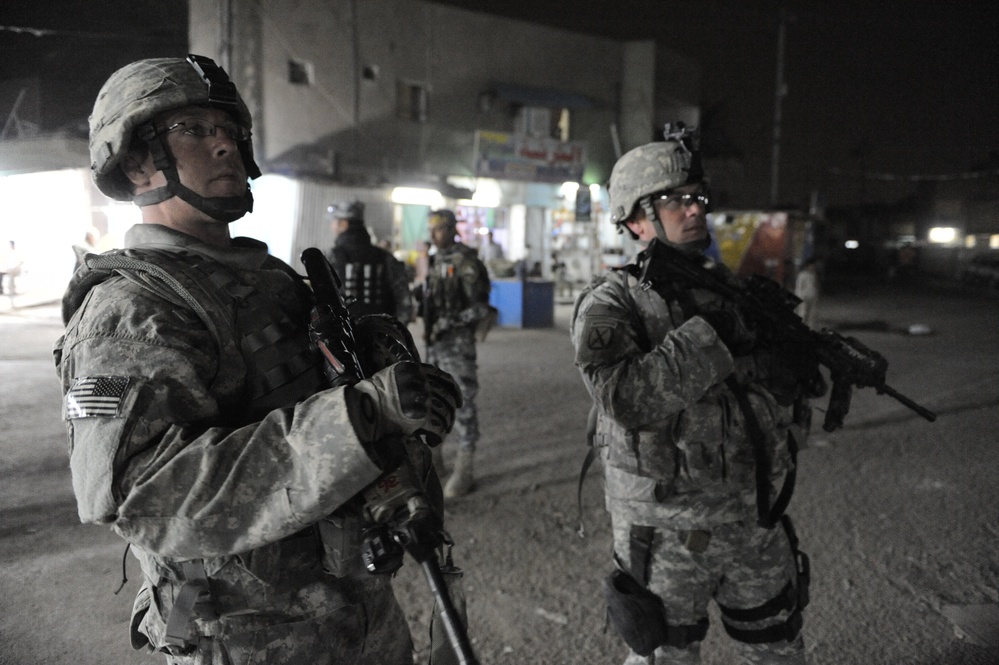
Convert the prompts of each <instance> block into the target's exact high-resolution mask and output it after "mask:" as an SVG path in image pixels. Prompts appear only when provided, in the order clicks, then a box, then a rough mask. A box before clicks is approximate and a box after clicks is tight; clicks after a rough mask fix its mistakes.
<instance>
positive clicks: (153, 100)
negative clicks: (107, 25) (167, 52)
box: [90, 54, 260, 222]
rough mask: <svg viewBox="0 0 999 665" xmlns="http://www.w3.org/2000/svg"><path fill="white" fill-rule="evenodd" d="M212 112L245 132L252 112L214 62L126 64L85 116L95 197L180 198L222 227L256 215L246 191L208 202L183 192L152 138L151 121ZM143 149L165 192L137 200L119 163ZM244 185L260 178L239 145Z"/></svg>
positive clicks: (244, 145) (247, 148) (248, 148)
mask: <svg viewBox="0 0 999 665" xmlns="http://www.w3.org/2000/svg"><path fill="white" fill-rule="evenodd" d="M192 105H193V106H210V107H214V108H219V109H222V110H225V111H228V112H229V113H230V114H232V116H233V117H234V119H235V120H236V122H238V123H239V124H240V125H242V126H243V127H246V128H247V129H250V128H251V126H252V120H251V118H250V111H249V109H248V108H247V106H246V104H245V103H244V102H243V100H242V98H241V97H240V96H239V92H238V91H237V90H236V86H235V84H233V83H232V81H230V80H229V76H228V75H227V74H226V72H225V70H223V69H222V68H221V67H219V66H218V65H216V64H215V62H214V61H213V60H212V59H211V58H206V57H204V56H200V55H194V54H191V55H189V56H188V57H187V58H150V59H146V60H139V61H137V62H133V63H131V64H128V65H126V66H124V67H122V68H121V69H119V70H118V71H116V72H115V73H114V74H112V75H111V76H110V78H108V80H107V82H105V84H104V86H103V87H102V88H101V91H100V93H98V95H97V101H96V102H95V103H94V110H93V113H92V114H91V116H90V171H91V177H92V178H93V180H94V183H95V184H96V185H97V187H98V189H100V190H101V192H103V193H104V194H106V195H107V196H109V197H111V198H113V199H116V200H118V201H129V200H133V201H134V202H135V203H136V205H139V206H145V205H152V204H155V203H159V202H160V201H165V200H166V199H168V198H170V197H172V196H178V197H180V198H181V199H183V200H184V201H187V202H188V203H190V204H191V205H192V206H194V207H195V208H197V209H199V210H201V211H202V212H205V213H206V214H208V215H210V216H211V217H213V218H214V219H218V220H219V221H224V222H231V221H234V220H236V219H239V218H240V217H242V216H243V215H244V214H246V213H247V212H249V211H250V210H252V209H253V196H252V195H251V194H250V188H249V185H247V188H246V192H245V194H244V195H243V196H235V197H211V198H206V197H202V196H200V195H198V194H197V193H195V192H193V191H191V190H190V189H188V188H187V187H185V186H183V185H181V184H180V180H179V177H178V175H177V166H176V164H175V163H174V160H173V158H172V157H171V156H170V153H169V151H168V150H167V149H166V144H165V138H164V137H163V136H162V135H158V134H157V128H156V127H154V126H153V122H152V121H153V118H154V117H156V116H157V115H158V114H160V113H162V112H164V111H169V110H171V109H175V108H180V107H183V106H192ZM136 137H137V138H138V139H140V140H142V141H145V143H146V145H147V146H148V148H149V150H150V153H151V154H152V156H153V159H154V162H155V164H156V168H158V169H159V170H161V171H163V172H164V174H165V175H166V177H167V185H166V186H165V187H161V188H158V189H155V190H152V191H150V192H146V193H144V194H142V195H139V196H133V195H132V189H131V183H130V182H129V181H128V178H127V177H126V176H125V174H124V173H123V172H122V170H121V160H122V158H123V156H124V155H125V154H126V153H127V152H128V150H129V147H130V145H131V144H132V141H133V140H134V139H135V138H136ZM237 145H238V147H239V153H240V156H241V157H242V160H243V165H244V166H245V168H246V175H247V177H249V178H258V177H260V168H259V167H258V166H257V163H256V162H255V161H254V159H253V145H252V143H251V141H250V139H249V138H247V139H246V140H244V141H238V142H237Z"/></svg>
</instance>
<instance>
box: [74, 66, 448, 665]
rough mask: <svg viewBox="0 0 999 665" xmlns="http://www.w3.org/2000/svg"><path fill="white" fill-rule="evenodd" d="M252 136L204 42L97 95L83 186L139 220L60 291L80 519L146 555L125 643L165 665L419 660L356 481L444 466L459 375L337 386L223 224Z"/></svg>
mask: <svg viewBox="0 0 999 665" xmlns="http://www.w3.org/2000/svg"><path fill="white" fill-rule="evenodd" d="M250 129H251V118H250V113H249V110H248V109H247V106H246V104H245V103H244V102H243V100H242V99H241V98H240V96H239V93H238V92H237V91H236V86H235V85H234V84H233V83H232V81H230V80H229V77H228V75H227V74H226V73H225V71H223V70H222V69H221V68H219V67H218V66H217V65H216V64H215V63H214V62H213V61H212V60H210V59H209V58H205V57H202V56H197V55H191V56H189V57H188V58H153V59H148V60H141V61H138V62H134V63H131V64H129V65H126V66H125V67H123V68H121V69H120V70H118V71H117V72H115V73H114V74H112V75H111V77H110V78H109V79H108V81H107V82H106V83H105V84H104V86H103V88H102V89H101V91H100V94H99V96H98V98H97V100H96V102H95V104H94V111H93V114H92V115H91V118H90V156H91V173H92V175H93V178H94V181H95V183H96V185H97V187H98V188H99V189H100V190H101V192H103V193H104V194H105V195H107V196H108V197H109V198H112V199H116V200H120V201H132V202H133V203H134V204H135V205H137V206H139V208H140V210H141V215H142V223H140V224H136V225H135V226H133V227H132V228H131V229H129V230H128V232H127V233H126V234H125V245H126V246H125V248H124V249H121V250H114V251H112V252H108V253H104V254H100V255H98V254H87V255H86V256H85V257H84V259H83V262H82V265H81V266H80V267H79V268H78V270H77V272H76V273H75V275H74V277H73V280H72V282H71V283H70V285H69V288H68V289H67V291H66V295H65V296H64V299H63V319H64V322H65V324H66V332H65V335H64V336H63V337H62V338H61V339H60V340H59V342H58V343H57V346H56V349H55V360H56V367H57V371H58V373H59V377H60V379H61V381H62V388H63V393H64V419H65V423H66V429H67V434H68V439H69V450H70V453H69V459H70V469H71V472H72V479H73V489H74V493H75V495H76V501H77V508H78V512H79V517H80V520H81V521H83V522H86V523H93V524H100V525H106V526H108V527H110V528H111V529H112V530H113V531H115V532H116V533H117V534H118V535H119V536H121V537H122V538H123V540H124V541H126V542H127V543H128V551H129V552H131V555H133V556H135V557H136V558H137V559H138V561H139V565H140V567H141V568H142V576H141V586H140V587H139V589H138V592H137V595H136V598H135V603H134V608H133V611H132V617H131V620H130V621H129V622H128V630H129V637H130V640H131V644H132V645H133V646H134V647H135V648H136V649H144V650H146V651H149V652H156V653H159V654H162V655H163V656H164V657H165V660H166V662H167V663H169V665H209V664H221V663H251V662H252V663H267V664H268V665H298V664H299V663H309V664H311V665H334V664H336V665H341V664H347V663H349V664H351V665H411V663H412V662H413V643H412V639H411V636H410V632H409V627H408V625H407V621H406V617H405V615H404V613H403V610H402V608H401V606H400V605H399V603H398V602H397V600H396V597H395V595H394V593H393V590H392V582H391V578H390V577H389V576H388V575H373V574H370V573H369V572H368V570H367V569H366V568H365V565H364V560H363V558H362V551H363V550H362V546H363V543H364V527H365V526H366V522H367V520H366V519H365V516H364V513H363V503H364V502H363V501H362V500H360V498H359V496H360V494H361V493H362V491H363V490H364V489H365V488H366V487H368V486H369V485H370V484H371V483H372V482H373V481H375V480H376V479H378V478H380V477H381V476H382V475H383V473H384V472H385V471H389V470H392V469H394V468H395V467H396V466H397V465H398V464H399V463H400V460H401V459H403V457H404V456H408V457H409V458H410V459H411V461H412V462H413V467H414V470H415V471H414V472H415V474H417V475H418V476H419V477H420V478H421V479H426V480H427V481H435V479H436V476H435V475H433V474H434V472H433V467H432V460H431V455H430V450H429V448H427V447H426V446H425V445H423V443H422V440H421V439H420V438H419V437H420V435H423V434H426V435H428V439H430V438H431V436H432V437H433V439H436V440H439V439H441V438H443V437H444V435H446V434H447V432H448V431H450V429H451V426H452V424H453V421H454V410H455V408H456V403H455V401H456V399H457V397H456V396H457V395H458V388H457V386H456V385H455V384H454V382H453V380H451V378H450V377H449V376H448V375H447V374H445V373H444V372H442V371H440V370H438V369H436V368H435V367H432V366H430V365H426V364H421V363H419V362H417V361H403V362H396V363H394V364H389V365H388V366H387V367H384V369H381V370H380V371H373V373H372V374H371V376H369V377H368V378H366V379H364V380H361V381H359V382H357V383H356V384H354V385H351V386H347V387H344V386H340V387H333V388H331V387H330V382H329V380H328V379H327V377H326V374H325V373H324V360H323V358H322V356H321V355H320V353H319V352H318V350H317V349H316V348H315V346H314V345H313V344H312V342H311V339H310V334H311V333H312V332H313V331H312V330H311V327H310V318H311V317H310V314H312V313H315V311H316V309H315V306H316V298H315V296H314V294H313V292H312V291H311V289H310V286H309V285H308V284H307V282H306V280H305V279H304V278H303V277H302V276H300V275H299V274H297V273H296V271H295V270H294V269H292V267H291V266H289V265H287V264H286V263H285V262H284V261H282V260H280V259H278V258H276V257H274V256H272V255H270V254H269V253H268V250H267V246H266V245H265V244H264V243H262V242H259V241H257V240H254V239H251V238H241V237H233V236H232V235H231V234H230V226H229V225H230V223H231V222H233V221H235V220H237V219H239V218H240V217H242V216H243V215H245V214H246V213H247V212H249V211H250V210H251V209H252V206H253V196H252V195H251V192H250V186H249V181H248V180H249V179H253V178H257V177H259V176H260V175H261V173H260V169H259V168H258V167H257V164H256V162H255V160H254V155H253V145H252V142H251V141H252V139H251V131H250ZM431 379H432V380H431ZM449 394H450V395H451V396H450V397H449V396H448V395H449ZM402 440H405V441H406V444H405V445H406V448H401V444H400V441H402ZM435 482H436V481H435ZM430 486H431V487H433V486H434V484H433V483H430ZM436 487H437V488H438V494H439V487H440V485H439V482H437V484H436ZM439 503H440V501H438V504H439ZM88 648H91V649H94V648H99V645H96V644H95V645H90V646H89V647H88Z"/></svg>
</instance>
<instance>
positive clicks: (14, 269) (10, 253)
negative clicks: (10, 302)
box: [0, 240, 24, 296]
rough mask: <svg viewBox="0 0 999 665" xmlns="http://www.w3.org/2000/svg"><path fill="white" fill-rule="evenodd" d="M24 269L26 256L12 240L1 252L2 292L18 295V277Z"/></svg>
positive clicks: (0, 279)
mask: <svg viewBox="0 0 999 665" xmlns="http://www.w3.org/2000/svg"><path fill="white" fill-rule="evenodd" d="M23 269H24V258H23V257H22V256H21V252H20V251H19V250H18V249H17V246H16V245H15V244H14V241H13V240H11V241H10V242H9V243H8V244H7V247H6V248H5V249H4V250H3V252H2V254H0V293H6V294H7V295H10V296H13V295H17V278H18V277H20V276H21V271H22V270H23Z"/></svg>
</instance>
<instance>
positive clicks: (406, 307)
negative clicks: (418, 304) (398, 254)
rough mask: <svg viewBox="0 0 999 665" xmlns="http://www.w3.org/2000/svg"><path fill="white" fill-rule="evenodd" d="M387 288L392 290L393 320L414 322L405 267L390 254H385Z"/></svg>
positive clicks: (411, 296)
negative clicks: (393, 303)
mask: <svg viewBox="0 0 999 665" xmlns="http://www.w3.org/2000/svg"><path fill="white" fill-rule="evenodd" d="M385 262H386V264H387V274H388V279H389V286H390V288H391V289H392V299H393V300H394V301H395V318H397V319H399V320H400V321H402V322H403V323H407V324H408V323H410V322H411V321H413V320H415V318H414V316H413V294H412V293H410V291H409V278H408V277H407V275H406V266H405V265H403V263H402V261H400V260H399V259H397V258H395V257H394V256H392V255H391V254H386V260H385Z"/></svg>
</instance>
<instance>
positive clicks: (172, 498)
mask: <svg viewBox="0 0 999 665" xmlns="http://www.w3.org/2000/svg"><path fill="white" fill-rule="evenodd" d="M113 285H115V286H114V287H113ZM108 287H113V288H108ZM214 348H215V345H214V344H213V343H212V341H211V337H210V336H209V335H208V333H207V331H206V330H205V329H204V328H203V327H202V326H200V325H199V323H198V320H197V319H193V320H192V319H191V318H190V315H185V310H183V309H182V308H165V307H163V306H162V303H161V302H153V297H152V296H150V295H148V294H147V293H144V292H143V290H142V289H138V288H131V287H128V286H123V285H122V284H121V281H120V280H115V281H112V282H107V283H105V284H104V285H102V286H100V287H97V288H96V289H95V290H94V292H92V293H91V298H90V299H89V300H88V301H87V303H86V304H85V305H84V308H83V309H81V311H80V312H78V314H77V317H75V318H74V320H73V321H71V322H70V326H69V328H68V329H67V335H66V341H65V345H64V350H63V357H62V362H61V365H60V371H61V375H62V381H63V387H64V391H65V393H66V401H65V406H66V414H65V415H66V422H67V428H68V431H69V438H70V466H71V471H72V477H73V488H74V492H75V494H76V497H77V505H78V509H79V514H80V518H81V520H82V521H84V522H98V523H109V522H110V523H112V526H113V528H114V529H115V530H116V531H117V532H118V533H120V534H121V536H122V537H124V538H125V539H126V540H128V541H129V542H132V543H135V544H136V545H139V546H141V547H143V548H144V549H147V550H149V551H150V552H154V553H157V554H161V555H164V556H170V557H175V558H181V559H184V558H202V557H209V556H223V555H227V554H233V553H236V552H243V551H247V550H250V549H254V548H257V547H260V546H261V545H264V544H266V543H269V542H274V541H277V540H279V539H281V538H283V537H285V536H288V535H290V534H293V533H295V532H296V531H299V530H301V529H302V528H303V527H305V526H307V525H309V524H311V523H313V522H315V521H317V520H318V519H319V518H321V517H322V516H324V515H326V514H329V513H331V512H332V511H333V510H334V509H336V508H337V507H338V506H340V505H342V504H344V503H345V502H346V501H347V500H349V499H350V498H351V497H353V496H354V495H355V494H357V493H358V492H359V491H360V490H361V489H363V488H364V487H365V486H367V485H368V484H369V483H370V482H371V481H372V480H374V479H375V478H377V477H378V475H380V471H379V469H378V467H376V466H375V464H374V463H373V462H372V461H371V460H370V459H369V458H368V456H367V455H366V454H365V452H364V449H363V447H362V445H361V443H360V442H359V441H358V439H357V437H356V435H355V434H354V430H353V428H352V427H351V425H350V422H349V420H348V417H347V412H346V407H345V404H344V400H343V393H342V390H328V391H323V392H320V393H317V394H315V395H313V396H312V397H310V398H308V399H306V400H305V401H303V402H301V403H299V404H296V405H294V406H291V407H288V408H285V409H279V410H275V411H272V412H270V413H269V414H268V415H267V416H266V417H265V418H264V419H263V420H261V421H260V422H256V423H253V424H250V425H246V426H244V427H227V426H223V425H222V423H224V422H225V418H224V414H223V413H222V412H221V409H220V405H219V403H218V402H217V401H216V399H215V398H214V397H213V394H212V392H211V391H210V389H209V386H210V382H211V381H212V379H213V378H214V376H215V374H216V372H217V370H218V367H217V365H218V362H219V361H218V358H217V357H216V355H215V353H214Z"/></svg>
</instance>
